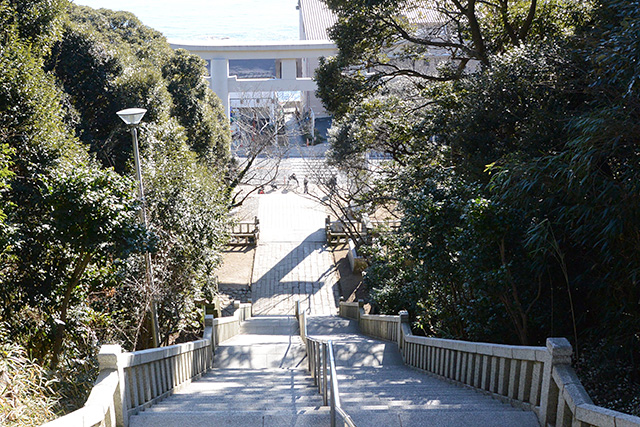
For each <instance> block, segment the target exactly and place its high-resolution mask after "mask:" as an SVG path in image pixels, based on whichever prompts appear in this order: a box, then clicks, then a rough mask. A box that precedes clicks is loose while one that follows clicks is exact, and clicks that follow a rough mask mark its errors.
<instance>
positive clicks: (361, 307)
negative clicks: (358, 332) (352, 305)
mask: <svg viewBox="0 0 640 427" xmlns="http://www.w3.org/2000/svg"><path fill="white" fill-rule="evenodd" d="M363 314H364V300H363V299H359V300H358V318H357V319H356V320H357V321H358V326H360V317H361V316H362V315H363Z"/></svg>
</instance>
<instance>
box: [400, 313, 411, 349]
mask: <svg viewBox="0 0 640 427" xmlns="http://www.w3.org/2000/svg"><path fill="white" fill-rule="evenodd" d="M398 315H399V316H400V322H398V348H399V349H402V347H404V330H405V326H403V325H406V327H407V328H410V327H411V326H409V312H408V311H407V310H401V311H400V312H399V313H398Z"/></svg>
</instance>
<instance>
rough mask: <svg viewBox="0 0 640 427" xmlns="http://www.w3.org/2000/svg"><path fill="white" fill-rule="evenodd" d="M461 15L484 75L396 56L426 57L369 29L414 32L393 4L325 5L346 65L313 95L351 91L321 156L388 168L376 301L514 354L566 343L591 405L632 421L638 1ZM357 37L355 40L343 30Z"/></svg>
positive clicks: (324, 71)
mask: <svg viewBox="0 0 640 427" xmlns="http://www.w3.org/2000/svg"><path fill="white" fill-rule="evenodd" d="M436 3H437V4H439V5H440V6H442V5H443V4H444V2H442V4H440V2H436ZM472 3H474V4H475V7H477V8H476V9H473V10H468V11H471V12H473V14H474V16H475V18H477V24H478V27H477V28H475V29H474V23H473V18H474V16H470V15H469V14H467V15H465V16H466V18H465V19H466V20H465V19H462V20H460V21H458V22H459V23H460V24H462V26H460V27H458V28H460V29H461V32H459V33H455V32H454V34H457V35H458V36H459V37H460V40H463V41H465V43H467V46H469V47H472V48H474V49H475V52H476V53H480V50H479V49H480V48H481V47H482V49H484V50H482V55H480V56H475V57H474V58H475V59H477V60H478V61H479V62H480V63H481V64H482V66H480V67H475V68H473V67H471V68H467V69H466V70H465V72H456V71H455V70H452V69H451V68H450V67H443V68H440V70H439V73H438V74H430V75H427V76H425V75H419V74H416V73H411V72H409V71H411V67H408V66H407V64H410V62H407V59H408V58H412V59H415V60H420V58H421V56H420V55H424V54H426V52H428V51H429V49H426V50H425V49H423V48H422V47H423V46H415V45H419V44H420V43H421V41H419V40H413V39H410V38H407V37H406V35H410V34H412V33H406V34H404V35H403V34H402V32H401V31H400V29H399V28H398V27H397V26H396V27H394V26H393V25H389V26H388V27H387V28H380V27H379V26H378V24H379V23H380V22H389V20H391V19H393V20H396V22H403V25H404V24H407V25H408V22H406V21H402V20H401V18H400V17H398V16H396V15H394V14H393V12H392V9H393V7H392V5H391V3H390V2H385V1H380V2H348V4H347V2H342V1H335V2H334V1H330V2H329V5H330V6H331V7H333V8H335V9H336V10H337V12H338V15H339V17H340V20H339V22H338V24H337V25H336V27H334V29H333V32H332V35H333V36H334V37H336V38H338V39H339V40H337V43H338V45H339V46H340V49H341V51H340V53H339V54H338V55H337V57H336V58H332V59H329V60H328V61H326V62H325V63H324V65H323V67H322V68H321V70H320V71H319V72H318V76H319V77H321V78H322V79H323V80H321V81H320V91H319V93H320V94H321V96H323V97H326V98H329V97H331V96H332V94H331V92H330V87H331V85H333V84H336V85H339V84H341V83H342V82H348V81H349V79H351V78H352V76H360V77H359V78H361V81H362V84H361V85H360V86H359V87H355V86H351V87H352V88H353V90H352V91H351V92H347V96H344V97H338V98H333V99H326V101H327V103H326V105H327V106H328V107H330V108H331V109H332V110H333V111H335V112H336V113H337V115H338V117H339V119H338V120H337V121H336V124H335V126H334V129H333V131H332V138H331V143H332V145H333V147H332V152H331V154H332V159H333V161H334V162H336V163H338V164H340V165H342V166H344V167H356V168H357V167H359V163H358V162H362V161H363V160H362V159H365V158H366V156H367V153H369V152H371V151H382V152H384V153H387V154H389V155H390V156H391V158H392V159H393V161H394V163H395V165H396V166H395V167H396V168H397V169H396V170H397V174H396V175H394V176H392V177H390V179H389V180H388V181H387V183H386V184H383V185H382V186H381V187H380V190H381V191H385V192H387V194H388V197H390V198H394V199H397V200H398V201H399V207H400V211H401V212H400V214H401V215H402V216H403V226H402V229H401V230H400V232H398V233H397V234H394V235H390V236H389V235H387V236H380V237H379V238H378V239H376V240H374V242H373V244H372V245H371V246H370V247H369V248H368V249H366V248H365V250H368V255H369V259H370V261H371V267H370V268H369V269H368V270H367V274H366V281H367V283H368V285H369V287H370V288H371V291H372V297H373V299H374V302H375V304H376V305H377V308H378V309H379V310H380V311H382V312H385V313H395V312H397V310H399V309H408V310H409V311H410V314H411V317H412V319H413V320H414V326H415V327H416V328H418V329H420V330H422V331H423V332H424V333H425V334H428V335H436V336H445V337H455V338H464V339H473V340H489V341H493V342H509V343H523V344H527V343H529V344H543V343H544V339H545V338H546V337H548V336H558V335H563V336H567V337H568V338H570V339H571V341H572V342H573V344H574V349H575V352H576V360H577V361H578V367H579V370H580V372H581V375H583V376H584V378H585V383H586V384H587V385H588V386H590V387H596V386H597V387H598V389H597V390H595V389H594V390H593V394H594V396H595V398H596V399H597V401H598V403H599V404H606V405H608V406H609V407H612V408H614V409H620V410H625V411H631V412H633V411H634V410H635V409H634V408H635V406H634V402H635V401H634V399H633V396H634V393H637V389H638V384H640V365H638V360H640V336H639V335H638V334H637V331H638V330H640V306H639V304H640V294H638V290H639V289H640V288H639V287H638V271H639V270H638V269H639V266H640V258H638V250H637V249H638V247H639V242H638V233H637V231H636V229H637V220H638V218H640V211H639V210H640V200H639V199H638V197H637V195H638V194H640V193H639V190H640V188H638V182H640V176H638V171H640V164H638V159H639V158H640V156H639V155H638V141H637V135H638V129H637V123H638V117H637V116H638V111H640V109H639V108H638V107H639V105H638V102H637V96H636V95H637V74H638V67H637V58H636V57H637V49H635V47H636V45H637V40H638V37H637V36H638V34H637V29H638V18H640V15H638V9H637V2H634V1H625V0H601V1H599V2H594V3H589V2H585V3H579V4H578V2H544V3H538V5H537V6H536V7H535V13H534V14H533V18H532V20H531V21H530V24H527V23H526V21H527V19H528V16H529V12H530V11H531V8H530V7H529V6H531V4H532V3H533V2H532V3H530V2H503V1H499V2H494V3H485V2H478V3H475V2H469V3H465V4H467V5H471V4H472ZM406 4H409V3H408V2H407V3H404V2H403V5H406ZM460 4H462V3H460ZM452 7H453V6H452ZM441 9H443V10H442V12H443V13H446V11H445V10H444V7H441ZM397 10H402V8H400V9H396V11H397ZM480 11H481V13H480ZM560 11H565V12H567V13H561V12H560ZM476 12H478V13H476ZM460 16H462V15H460ZM365 23H367V24H368V25H369V27H367V28H368V30H369V31H372V33H368V34H367V39H366V40H364V36H363V37H362V39H360V38H359V37H360V34H359V33H358V31H355V29H358V28H360V33H362V34H364V33H365V31H364V28H365V27H366V25H365ZM406 28H409V27H408V26H407V27H406ZM523 28H528V30H527V31H526V34H525V33H523V32H522V31H521V30H522V29H523ZM396 30H397V31H396ZM475 30H478V31H479V32H478V33H477V34H475V35H474V31H475ZM478 36H480V38H478ZM479 41H482V44H479ZM431 47H432V48H433V46H431ZM431 51H432V52H433V49H432V50H431ZM411 53H414V55H413V56H411ZM452 54H453V55H454V57H455V52H452ZM385 55H387V56H386V57H385ZM467 56H468V57H471V55H467ZM458 58H459V57H458ZM394 61H395V62H394ZM388 63H390V64H392V65H391V66H389V65H387V64H388ZM394 64H395V66H397V67H399V68H395V69H393V66H394ZM365 69H367V70H368V71H369V73H370V74H365V73H364V72H362V70H365ZM391 69H393V71H392V72H390V71H389V70H391ZM424 69H425V68H423V70H424ZM400 70H405V71H406V72H404V73H400V72H399V71H400ZM390 77H392V78H390ZM345 87H347V86H346V83H345ZM331 102H334V103H335V104H331ZM372 196H373V195H372ZM376 197H377V195H376ZM607 377H609V378H612V377H613V378H618V379H621V378H625V379H626V380H625V381H607V380H606V378H607ZM636 400H637V399H636ZM636 406H637V405H636Z"/></svg>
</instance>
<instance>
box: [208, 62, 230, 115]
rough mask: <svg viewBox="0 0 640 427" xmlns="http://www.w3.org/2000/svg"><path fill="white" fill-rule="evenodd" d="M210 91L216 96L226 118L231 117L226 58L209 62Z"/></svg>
mask: <svg viewBox="0 0 640 427" xmlns="http://www.w3.org/2000/svg"><path fill="white" fill-rule="evenodd" d="M210 74H211V90H213V91H214V92H215V94H216V95H218V98H220V100H221V101H222V105H223V106H224V113H225V114H226V115H227V118H230V117H231V109H230V108H231V107H230V100H229V60H228V59H226V58H214V59H212V60H211V70H210Z"/></svg>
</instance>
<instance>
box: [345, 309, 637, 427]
mask: <svg viewBox="0 0 640 427" xmlns="http://www.w3.org/2000/svg"><path fill="white" fill-rule="evenodd" d="M339 313H340V316H342V317H346V318H350V319H354V320H357V321H358V323H359V325H360V329H361V332H362V333H364V334H366V335H370V336H373V337H376V338H380V339H384V340H389V341H395V342H397V343H398V347H399V349H400V351H401V353H402V356H403V358H404V361H405V363H406V364H407V365H409V366H412V367H414V368H417V369H420V370H422V371H425V372H428V373H430V374H432V375H435V376H437V377H439V378H442V379H445V380H448V381H451V382H455V383H459V384H464V385H466V386H470V387H473V388H475V389H477V390H480V391H482V392H484V393H487V394H490V395H491V396H493V397H494V398H497V399H500V400H503V401H505V402H508V403H511V404H512V405H514V406H517V407H521V408H523V409H526V410H531V411H533V412H534V413H535V414H536V416H537V417H538V420H539V421H540V424H541V425H543V426H555V427H565V426H567V427H568V426H581V427H584V426H615V427H621V426H624V427H640V417H634V416H631V415H628V414H623V413H621V412H616V411H612V410H609V409H605V408H602V407H599V406H596V405H594V404H593V401H592V400H591V399H590V398H589V396H588V394H587V393H586V391H585V389H584V387H583V386H582V384H581V383H580V380H579V379H578V377H577V376H576V374H575V372H574V370H573V368H572V367H571V355H572V351H573V350H572V348H571V345H570V344H569V342H568V341H567V340H566V339H565V338H549V339H547V343H546V344H547V345H546V347H527V346H514V345H502V344H489V343H476V342H469V341H458V340H448V339H440V338H430V337H421V336H416V335H413V334H412V333H411V328H410V326H409V323H408V321H409V316H408V313H407V312H406V311H405V312H400V314H399V315H398V316H373V315H367V314H364V310H363V309H362V302H361V301H360V302H352V303H346V302H340V311H339Z"/></svg>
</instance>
